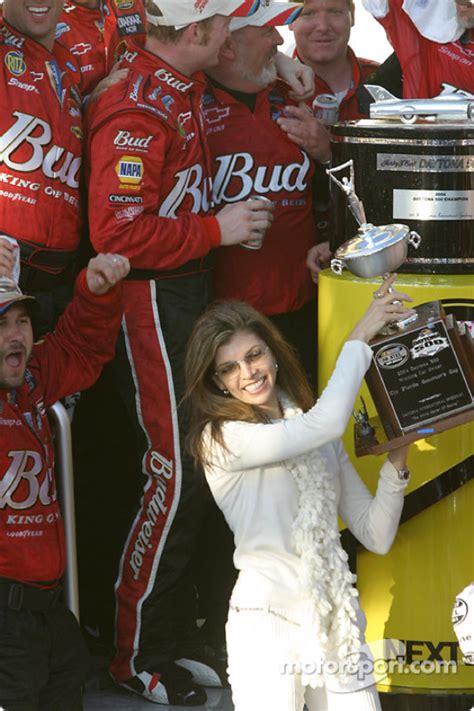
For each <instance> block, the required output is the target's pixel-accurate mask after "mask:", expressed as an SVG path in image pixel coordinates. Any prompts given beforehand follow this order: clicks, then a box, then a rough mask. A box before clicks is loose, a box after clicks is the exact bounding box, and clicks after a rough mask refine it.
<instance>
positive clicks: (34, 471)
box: [0, 271, 122, 587]
mask: <svg viewBox="0 0 474 711" xmlns="http://www.w3.org/2000/svg"><path fill="white" fill-rule="evenodd" d="M120 295H121V287H115V288H114V289H111V290H110V291H109V292H108V293H107V294H105V295H104V296H95V295H93V294H91V292H90V291H89V289H88V287H87V283H86V277H85V271H83V272H82V273H81V274H80V275H79V277H78V279H77V282H76V291H75V298H74V300H73V302H72V303H71V304H70V306H69V307H68V308H67V310H66V312H65V313H64V314H63V316H62V317H61V319H60V321H59V322H58V325H57V327H56V330H55V332H54V333H52V334H49V335H47V336H46V337H45V339H44V341H40V342H39V343H37V344H35V345H34V346H33V352H32V356H31V359H30V361H29V363H28V367H27V370H26V375H25V382H24V384H23V385H22V386H21V387H20V388H18V389H15V390H12V389H10V390H2V389H0V578H8V579H10V580H16V581H18V582H23V583H28V584H33V585H43V586H45V587H50V586H52V585H53V584H55V583H57V582H58V580H59V578H61V576H62V574H63V572H64V566H65V548H64V531H63V523H62V519H61V512H60V510H59V506H58V502H57V496H56V484H55V478H54V467H55V464H54V447H53V439H52V436H51V430H50V426H49V422H48V418H47V415H46V408H48V407H49V406H50V405H52V404H53V403H54V402H56V401H57V400H59V399H60V398H62V397H64V396H65V395H69V394H71V393H73V392H76V391H77V390H84V389H85V388H88V387H89V386H90V385H91V384H92V383H93V382H94V381H95V380H96V379H97V377H98V375H99V373H100V370H101V368H102V366H103V364H104V363H105V362H106V361H108V360H110V359H111V358H112V356H113V353H114V344H115V339H116V335H117V332H118V329H119V325H120V316H121V308H122V302H121V298H120Z"/></svg>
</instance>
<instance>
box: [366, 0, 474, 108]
mask: <svg viewBox="0 0 474 711" xmlns="http://www.w3.org/2000/svg"><path fill="white" fill-rule="evenodd" d="M402 5H403V0H389V11H388V13H387V15H385V17H378V18H376V19H377V20H378V21H379V22H380V24H381V25H382V26H383V27H384V28H385V31H386V33H387V36H388V39H389V40H390V42H391V44H392V46H393V48H394V50H395V52H396V54H397V56H398V59H399V61H400V65H401V68H402V72H403V95H404V97H406V98H425V97H427V98H431V97H433V96H437V95H438V94H439V93H440V92H441V91H442V88H443V87H442V84H443V83H447V84H452V85H453V86H456V87H457V88H458V89H464V90H465V91H469V92H471V93H474V30H472V29H471V30H466V32H465V33H464V35H463V36H462V37H460V39H458V40H457V41H456V42H446V43H445V44H444V43H438V42H433V41H432V40H429V39H426V37H423V36H422V35H421V34H420V33H419V31H418V30H417V28H416V27H415V25H414V24H413V22H412V21H411V19H410V18H409V16H408V15H407V13H406V12H405V11H404V10H403V9H402Z"/></svg>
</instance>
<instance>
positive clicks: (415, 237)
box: [408, 230, 421, 249]
mask: <svg viewBox="0 0 474 711" xmlns="http://www.w3.org/2000/svg"><path fill="white" fill-rule="evenodd" d="M408 244H411V246H412V247H414V248H415V249H418V247H419V246H420V244H421V236H420V235H419V234H418V232H415V231H414V230H412V231H411V232H410V234H409V235H408Z"/></svg>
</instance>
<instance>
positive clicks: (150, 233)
mask: <svg viewBox="0 0 474 711" xmlns="http://www.w3.org/2000/svg"><path fill="white" fill-rule="evenodd" d="M120 132H128V133H129V134H130V135H132V136H133V137H134V139H137V140H138V141H140V140H142V145H141V147H140V146H137V148H135V149H130V148H123V149H119V150H118V149H117V145H116V144H115V143H114V141H115V139H116V137H117V135H118V134H119V133H120ZM170 134H171V129H167V128H166V126H165V125H163V124H162V123H161V122H160V121H158V120H154V119H153V117H150V115H149V114H144V113H141V112H137V111H135V112H129V113H120V114H118V115H117V116H114V117H112V118H110V119H108V120H106V121H104V123H102V124H101V125H100V126H99V127H98V128H97V130H95V131H93V132H92V136H91V139H90V144H89V165H88V169H89V176H90V178H89V225H90V239H91V242H92V245H93V247H94V249H96V250H97V251H98V252H120V254H124V255H125V256H127V257H128V258H129V259H130V262H131V264H132V267H133V268H135V269H156V270H161V269H163V270H164V269H176V268H177V267H179V266H181V265H183V264H186V262H188V261H189V260H191V259H198V258H200V257H203V256H205V255H206V254H207V253H208V252H209V251H210V250H211V249H212V248H213V247H217V246H219V244H220V229H219V225H218V223H217V220H216V218H215V217H203V216H200V215H197V214H195V213H192V212H184V211H183V212H181V213H179V214H178V215H177V217H176V219H172V218H169V217H160V215H159V211H160V204H161V203H162V202H163V198H164V195H163V183H164V180H165V172H166V171H168V174H169V172H170V170H171V168H170V166H171V165H172V160H173V159H172V157H171V156H170V153H171V136H170ZM122 135H123V133H122ZM127 174H129V175H127ZM168 180H169V178H168ZM168 187H169V186H168Z"/></svg>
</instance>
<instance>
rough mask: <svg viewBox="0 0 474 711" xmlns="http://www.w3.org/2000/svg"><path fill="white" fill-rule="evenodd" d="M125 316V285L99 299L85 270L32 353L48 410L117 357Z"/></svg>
mask: <svg viewBox="0 0 474 711" xmlns="http://www.w3.org/2000/svg"><path fill="white" fill-rule="evenodd" d="M122 313H123V302H122V284H121V283H120V284H117V285H116V286H115V287H113V288H112V289H110V291H108V292H107V294H104V295H103V296H96V295H95V294H93V293H92V292H91V291H89V288H88V286H87V281H86V270H85V269H83V270H82V272H81V273H80V274H79V276H78V278H77V280H76V285H75V291H74V298H73V300H72V302H71V303H70V304H69V306H68V307H67V309H66V310H65V312H64V313H63V315H62V316H61V318H60V319H59V321H58V323H57V326H56V329H55V331H54V332H53V333H50V334H48V335H47V336H46V337H45V339H44V340H43V341H41V342H40V343H38V344H37V345H35V347H34V350H33V358H32V365H33V368H34V367H35V366H37V365H38V366H39V369H40V371H41V381H42V384H43V389H44V392H45V405H46V407H48V406H49V405H52V404H53V403H54V402H56V401H57V400H59V399H60V398H62V397H64V396H65V395H70V394H71V393H74V392H77V391H78V390H85V389H86V388H88V387H90V386H91V385H92V384H93V383H94V382H95V381H96V380H97V378H98V377H99V374H100V372H101V370H102V366H103V365H104V364H105V363H107V361H109V360H111V359H112V358H113V356H114V353H115V342H116V339H117V334H118V330H119V328H120V321H121V318H122Z"/></svg>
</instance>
